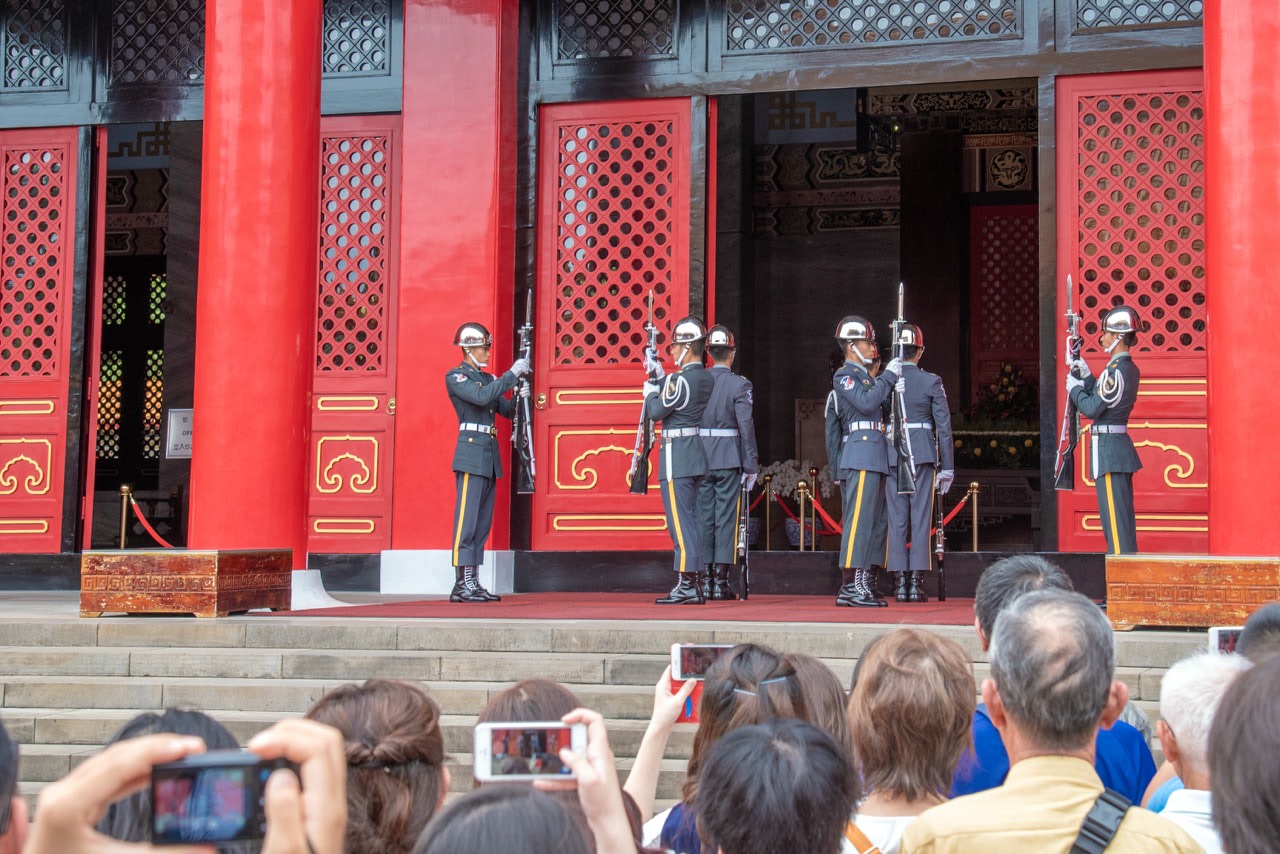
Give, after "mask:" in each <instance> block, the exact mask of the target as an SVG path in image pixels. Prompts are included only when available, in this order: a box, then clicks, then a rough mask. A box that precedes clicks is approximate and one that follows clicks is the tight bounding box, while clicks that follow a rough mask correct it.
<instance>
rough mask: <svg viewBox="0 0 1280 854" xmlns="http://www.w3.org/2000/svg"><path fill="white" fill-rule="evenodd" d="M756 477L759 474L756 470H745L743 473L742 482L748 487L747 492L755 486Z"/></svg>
mask: <svg viewBox="0 0 1280 854" xmlns="http://www.w3.org/2000/svg"><path fill="white" fill-rule="evenodd" d="M756 477H757V474H756V472H753V471H752V472H746V471H744V472H743V473H742V483H743V484H744V485H745V486H746V487H747V492H750V491H751V490H752V489H753V488H755V485H756Z"/></svg>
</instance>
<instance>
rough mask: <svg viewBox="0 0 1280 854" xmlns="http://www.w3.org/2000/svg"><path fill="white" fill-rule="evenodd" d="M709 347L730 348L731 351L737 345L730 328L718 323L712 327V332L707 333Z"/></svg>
mask: <svg viewBox="0 0 1280 854" xmlns="http://www.w3.org/2000/svg"><path fill="white" fill-rule="evenodd" d="M707 346H708V347H728V348H729V349H730V350H732V349H734V347H736V346H737V345H736V344H735V343H734V341H733V333H732V332H730V331H729V327H727V326H724V325H722V324H719V323H717V324H716V325H715V326H713V327H711V331H710V332H708V333H707Z"/></svg>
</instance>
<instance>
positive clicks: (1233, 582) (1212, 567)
mask: <svg viewBox="0 0 1280 854" xmlns="http://www.w3.org/2000/svg"><path fill="white" fill-rule="evenodd" d="M1276 599H1280V557H1219V556H1214V557H1210V556H1208V555H1107V616H1108V617H1110V618H1111V623H1112V625H1114V626H1115V627H1116V628H1118V629H1124V628H1133V627H1134V626H1205V627H1207V626H1233V625H1239V624H1241V623H1243V622H1244V621H1245V619H1246V618H1247V617H1248V616H1249V615H1250V614H1251V613H1253V612H1254V611H1255V610H1257V608H1258V607H1259V606H1261V605H1263V604H1265V603H1267V602H1271V601H1274V600H1276Z"/></svg>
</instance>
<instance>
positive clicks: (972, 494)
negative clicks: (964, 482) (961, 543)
mask: <svg viewBox="0 0 1280 854" xmlns="http://www.w3.org/2000/svg"><path fill="white" fill-rule="evenodd" d="M978 489H979V487H978V482H977V481H976V480H975V481H973V482H972V483H970V484H969V500H970V501H972V502H973V510H972V512H973V550H974V551H975V552H976V551H977V550H978Z"/></svg>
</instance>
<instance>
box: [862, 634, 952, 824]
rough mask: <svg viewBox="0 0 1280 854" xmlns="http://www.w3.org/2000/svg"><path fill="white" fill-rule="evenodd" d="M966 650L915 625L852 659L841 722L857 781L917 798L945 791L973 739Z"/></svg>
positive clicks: (883, 638) (884, 637)
mask: <svg viewBox="0 0 1280 854" xmlns="http://www.w3.org/2000/svg"><path fill="white" fill-rule="evenodd" d="M976 693H977V692H976V691H975V688H974V681H973V665H972V663H971V662H970V660H969V655H968V653H966V652H965V650H964V647H962V646H960V644H958V643H956V642H955V641H953V640H951V639H949V638H944V637H942V636H940V635H935V634H933V633H932V632H927V631H923V630H921V629H905V628H904V629H894V630H893V631H890V632H887V633H885V634H883V635H881V636H880V637H878V638H876V639H875V640H874V641H872V642H871V644H870V646H868V647H867V649H866V651H864V652H863V654H862V657H861V658H860V659H859V660H858V672H857V681H855V682H854V685H853V691H852V692H851V694H850V696H849V709H848V723H847V727H848V729H849V730H850V732H851V733H852V736H853V745H854V755H855V756H856V759H857V766H858V769H859V771H860V772H861V775H862V784H863V786H865V787H866V788H867V789H869V790H871V791H873V792H880V793H883V794H886V795H888V796H891V797H900V798H906V799H907V800H908V801H915V800H918V799H920V798H927V797H931V796H945V795H946V793H947V791H948V790H949V789H950V787H951V778H952V775H953V774H954V773H955V769H956V763H957V762H959V761H960V755H961V754H962V753H963V752H964V751H965V750H966V749H967V748H968V747H969V746H970V745H971V744H972V742H973V733H972V730H973V710H974V707H975V706H976V705H977V700H976V697H975V695H976Z"/></svg>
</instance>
